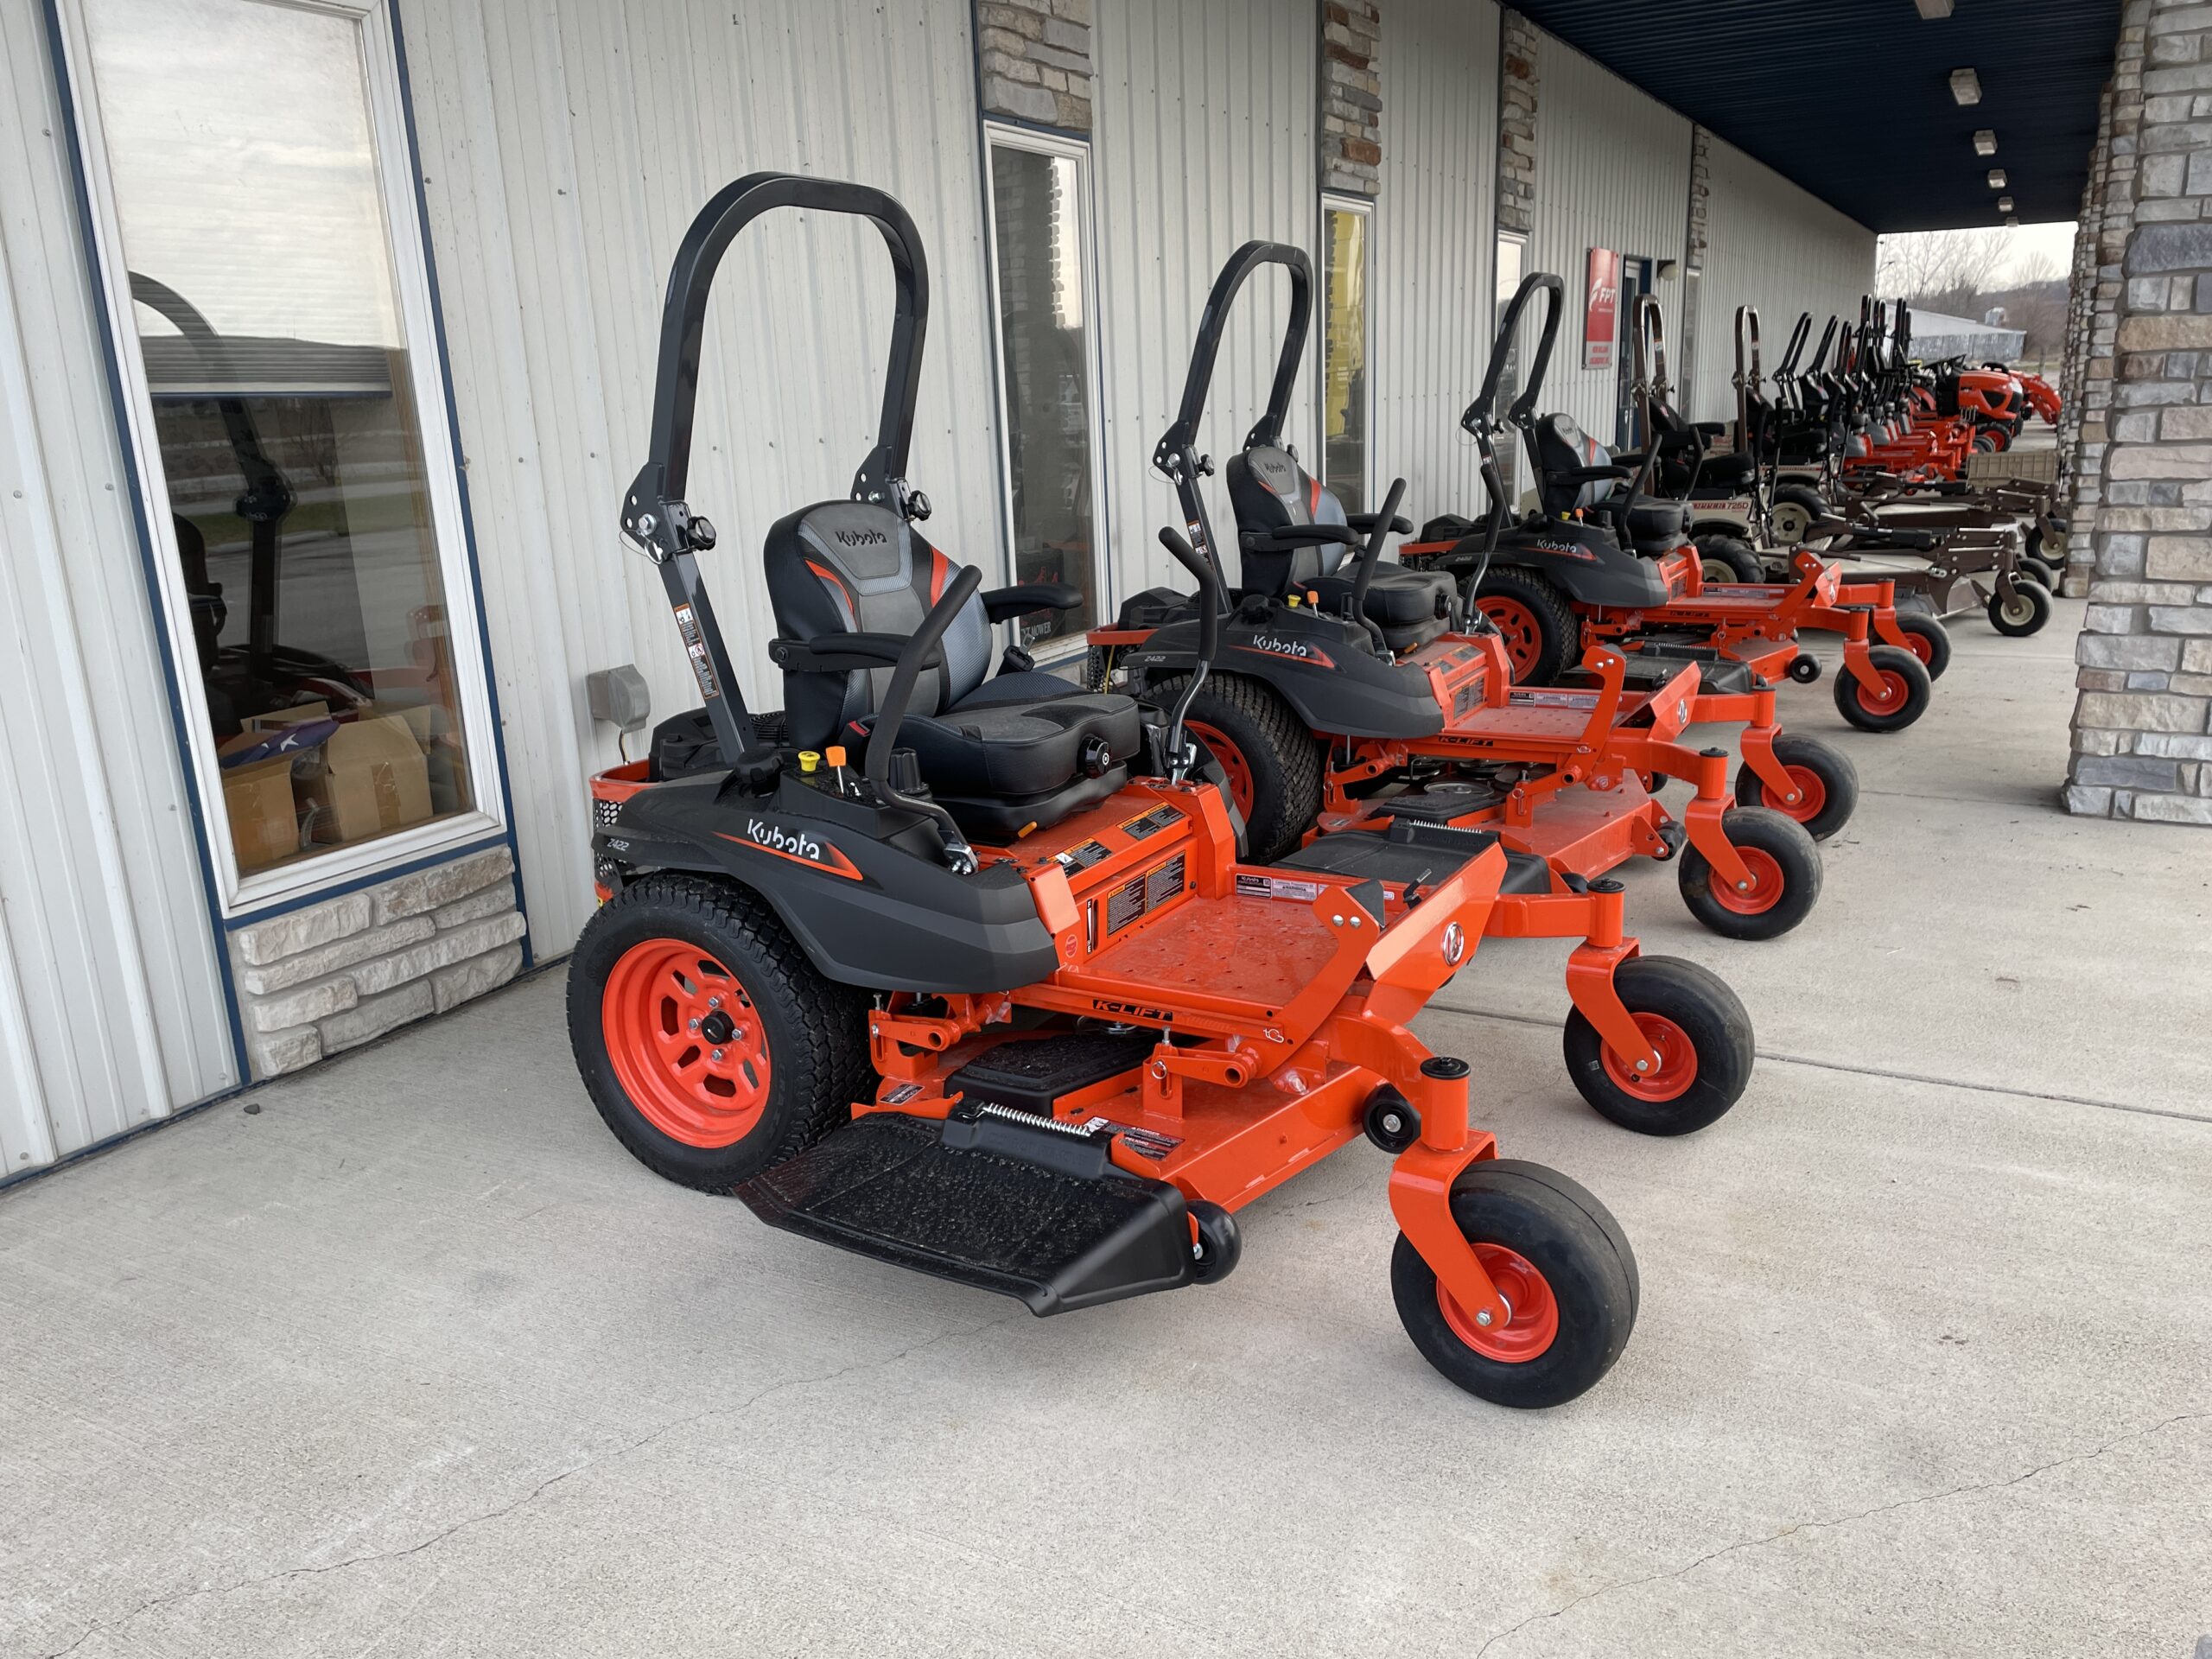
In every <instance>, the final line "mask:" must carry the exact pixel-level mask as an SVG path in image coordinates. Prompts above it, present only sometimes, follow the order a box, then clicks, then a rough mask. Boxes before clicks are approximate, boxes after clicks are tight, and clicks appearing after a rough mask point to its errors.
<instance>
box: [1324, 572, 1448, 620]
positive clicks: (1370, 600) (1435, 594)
mask: <svg viewBox="0 0 2212 1659" xmlns="http://www.w3.org/2000/svg"><path fill="white" fill-rule="evenodd" d="M1308 587H1309V588H1310V589H1311V591H1313V592H1314V593H1317V594H1320V596H1321V608H1322V609H1323V610H1325V611H1333V612H1342V611H1343V609H1344V607H1345V606H1346V605H1347V604H1349V603H1351V589H1352V578H1351V576H1350V575H1345V574H1344V573H1342V572H1339V573H1338V574H1337V575H1333V576H1322V577H1319V578H1317V579H1316V580H1315V581H1313V582H1311V583H1309V584H1308ZM1457 592H1458V589H1457V588H1454V587H1453V586H1452V578H1451V577H1450V576H1449V575H1446V573H1445V572H1443V571H1441V570H1408V569H1406V567H1405V566H1404V565H1402V564H1397V563H1382V564H1378V565H1376V567H1375V576H1374V580H1373V581H1371V582H1369V583H1368V586H1367V620H1369V621H1370V622H1373V623H1375V624H1376V626H1379V627H1383V628H1412V627H1418V626H1421V624H1422V623H1424V622H1430V621H1435V620H1446V621H1448V620H1450V619H1451V615H1452V597H1453V595H1454V594H1456V593H1457Z"/></svg>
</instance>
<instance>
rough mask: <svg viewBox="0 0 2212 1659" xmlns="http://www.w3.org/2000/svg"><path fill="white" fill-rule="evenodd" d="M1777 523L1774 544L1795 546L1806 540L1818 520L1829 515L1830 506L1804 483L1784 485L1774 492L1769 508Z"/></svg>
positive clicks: (1817, 492)
mask: <svg viewBox="0 0 2212 1659" xmlns="http://www.w3.org/2000/svg"><path fill="white" fill-rule="evenodd" d="M1769 512H1770V517H1771V518H1772V520H1773V523H1774V539H1775V544H1776V545H1777V546H1779V547H1795V546H1796V544H1797V543H1800V542H1802V541H1803V540H1804V539H1805V532H1806V531H1808V530H1810V529H1812V527H1813V525H1814V523H1815V521H1816V520H1818V519H1821V518H1827V514H1828V504H1827V500H1826V499H1824V498H1823V497H1822V496H1821V493H1820V492H1819V491H1818V490H1815V489H1813V488H1811V487H1809V486H1807V485H1803V484H1784V485H1783V486H1782V487H1781V488H1780V489H1778V490H1777V491H1776V492H1775V493H1774V503H1773V505H1772V506H1771V508H1770V509H1769Z"/></svg>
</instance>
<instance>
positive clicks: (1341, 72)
mask: <svg viewBox="0 0 2212 1659" xmlns="http://www.w3.org/2000/svg"><path fill="white" fill-rule="evenodd" d="M1382 35H1383V19H1382V16H1381V15H1380V14H1379V13H1377V12H1376V10H1375V7H1374V4H1373V0H1327V3H1326V4H1325V5H1324V6H1323V7H1322V9H1321V80H1320V86H1321V188H1323V189H1324V190H1334V191H1336V192H1338V194H1343V195H1348V196H1365V197H1367V198H1368V199H1369V200H1373V199H1374V198H1375V197H1376V196H1377V195H1379V194H1382V189H1383V175H1382V167H1383V74H1382V71H1381V69H1380V68H1379V67H1377V66H1376V48H1377V47H1378V46H1379V44H1380V42H1381V40H1382Z"/></svg>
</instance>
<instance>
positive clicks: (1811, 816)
mask: <svg viewBox="0 0 2212 1659" xmlns="http://www.w3.org/2000/svg"><path fill="white" fill-rule="evenodd" d="M1774 758H1775V759H1776V760H1777V761H1779V762H1780V763H1781V764H1782V766H1783V768H1784V769H1785V770H1787V771H1789V772H1791V773H1792V774H1794V779H1793V781H1795V782H1796V785H1797V791H1798V799H1797V800H1796V802H1795V803H1794V804H1793V803H1790V802H1787V801H1770V800H1769V799H1767V798H1766V785H1764V784H1763V783H1761V782H1760V781H1759V775H1758V773H1757V772H1753V771H1752V770H1751V767H1750V766H1749V765H1744V766H1738V767H1737V769H1736V799H1737V800H1738V802H1739V803H1740V804H1743V805H1745V806H1763V807H1766V808H1768V809H1770V810H1772V811H1776V812H1779V813H1781V814H1782V816H1783V817H1785V818H1790V819H1794V820H1795V821H1796V822H1797V823H1802V824H1803V825H1804V826H1805V832H1806V833H1807V834H1808V835H1809V836H1812V838H1813V839H1814V840H1815V841H1826V840H1827V838H1828V837H1829V836H1832V835H1834V834H1835V832H1836V831H1837V830H1839V829H1842V828H1843V826H1844V825H1845V824H1847V823H1850V822H1851V815H1852V814H1853V812H1854V811H1856V810H1858V808H1859V768H1858V767H1856V766H1853V765H1852V764H1851V757H1850V756H1849V755H1847V754H1846V753H1844V752H1843V751H1842V750H1841V749H1839V748H1837V747H1834V745H1833V744H1828V743H1823V742H1821V740H1820V739H1819V738H1817V737H1808V736H1806V735H1805V734H1803V733H1802V732H1778V733H1777V734H1775V739H1774Z"/></svg>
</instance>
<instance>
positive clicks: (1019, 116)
mask: <svg viewBox="0 0 2212 1659" xmlns="http://www.w3.org/2000/svg"><path fill="white" fill-rule="evenodd" d="M1090 8H1091V0H983V3H982V4H981V5H978V6H977V7H976V55H977V57H978V59H979V60H980V61H981V63H982V72H983V74H982V97H983V112H984V113H985V114H987V115H1004V116H1011V117H1012V118H1014V119H1015V120H1017V121H1033V122H1035V123H1036V124H1038V125H1039V126H1046V127H1058V128H1059V129H1061V130H1063V131H1066V132H1089V131H1090V75H1091V68H1090V17H1091V11H1090Z"/></svg>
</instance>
